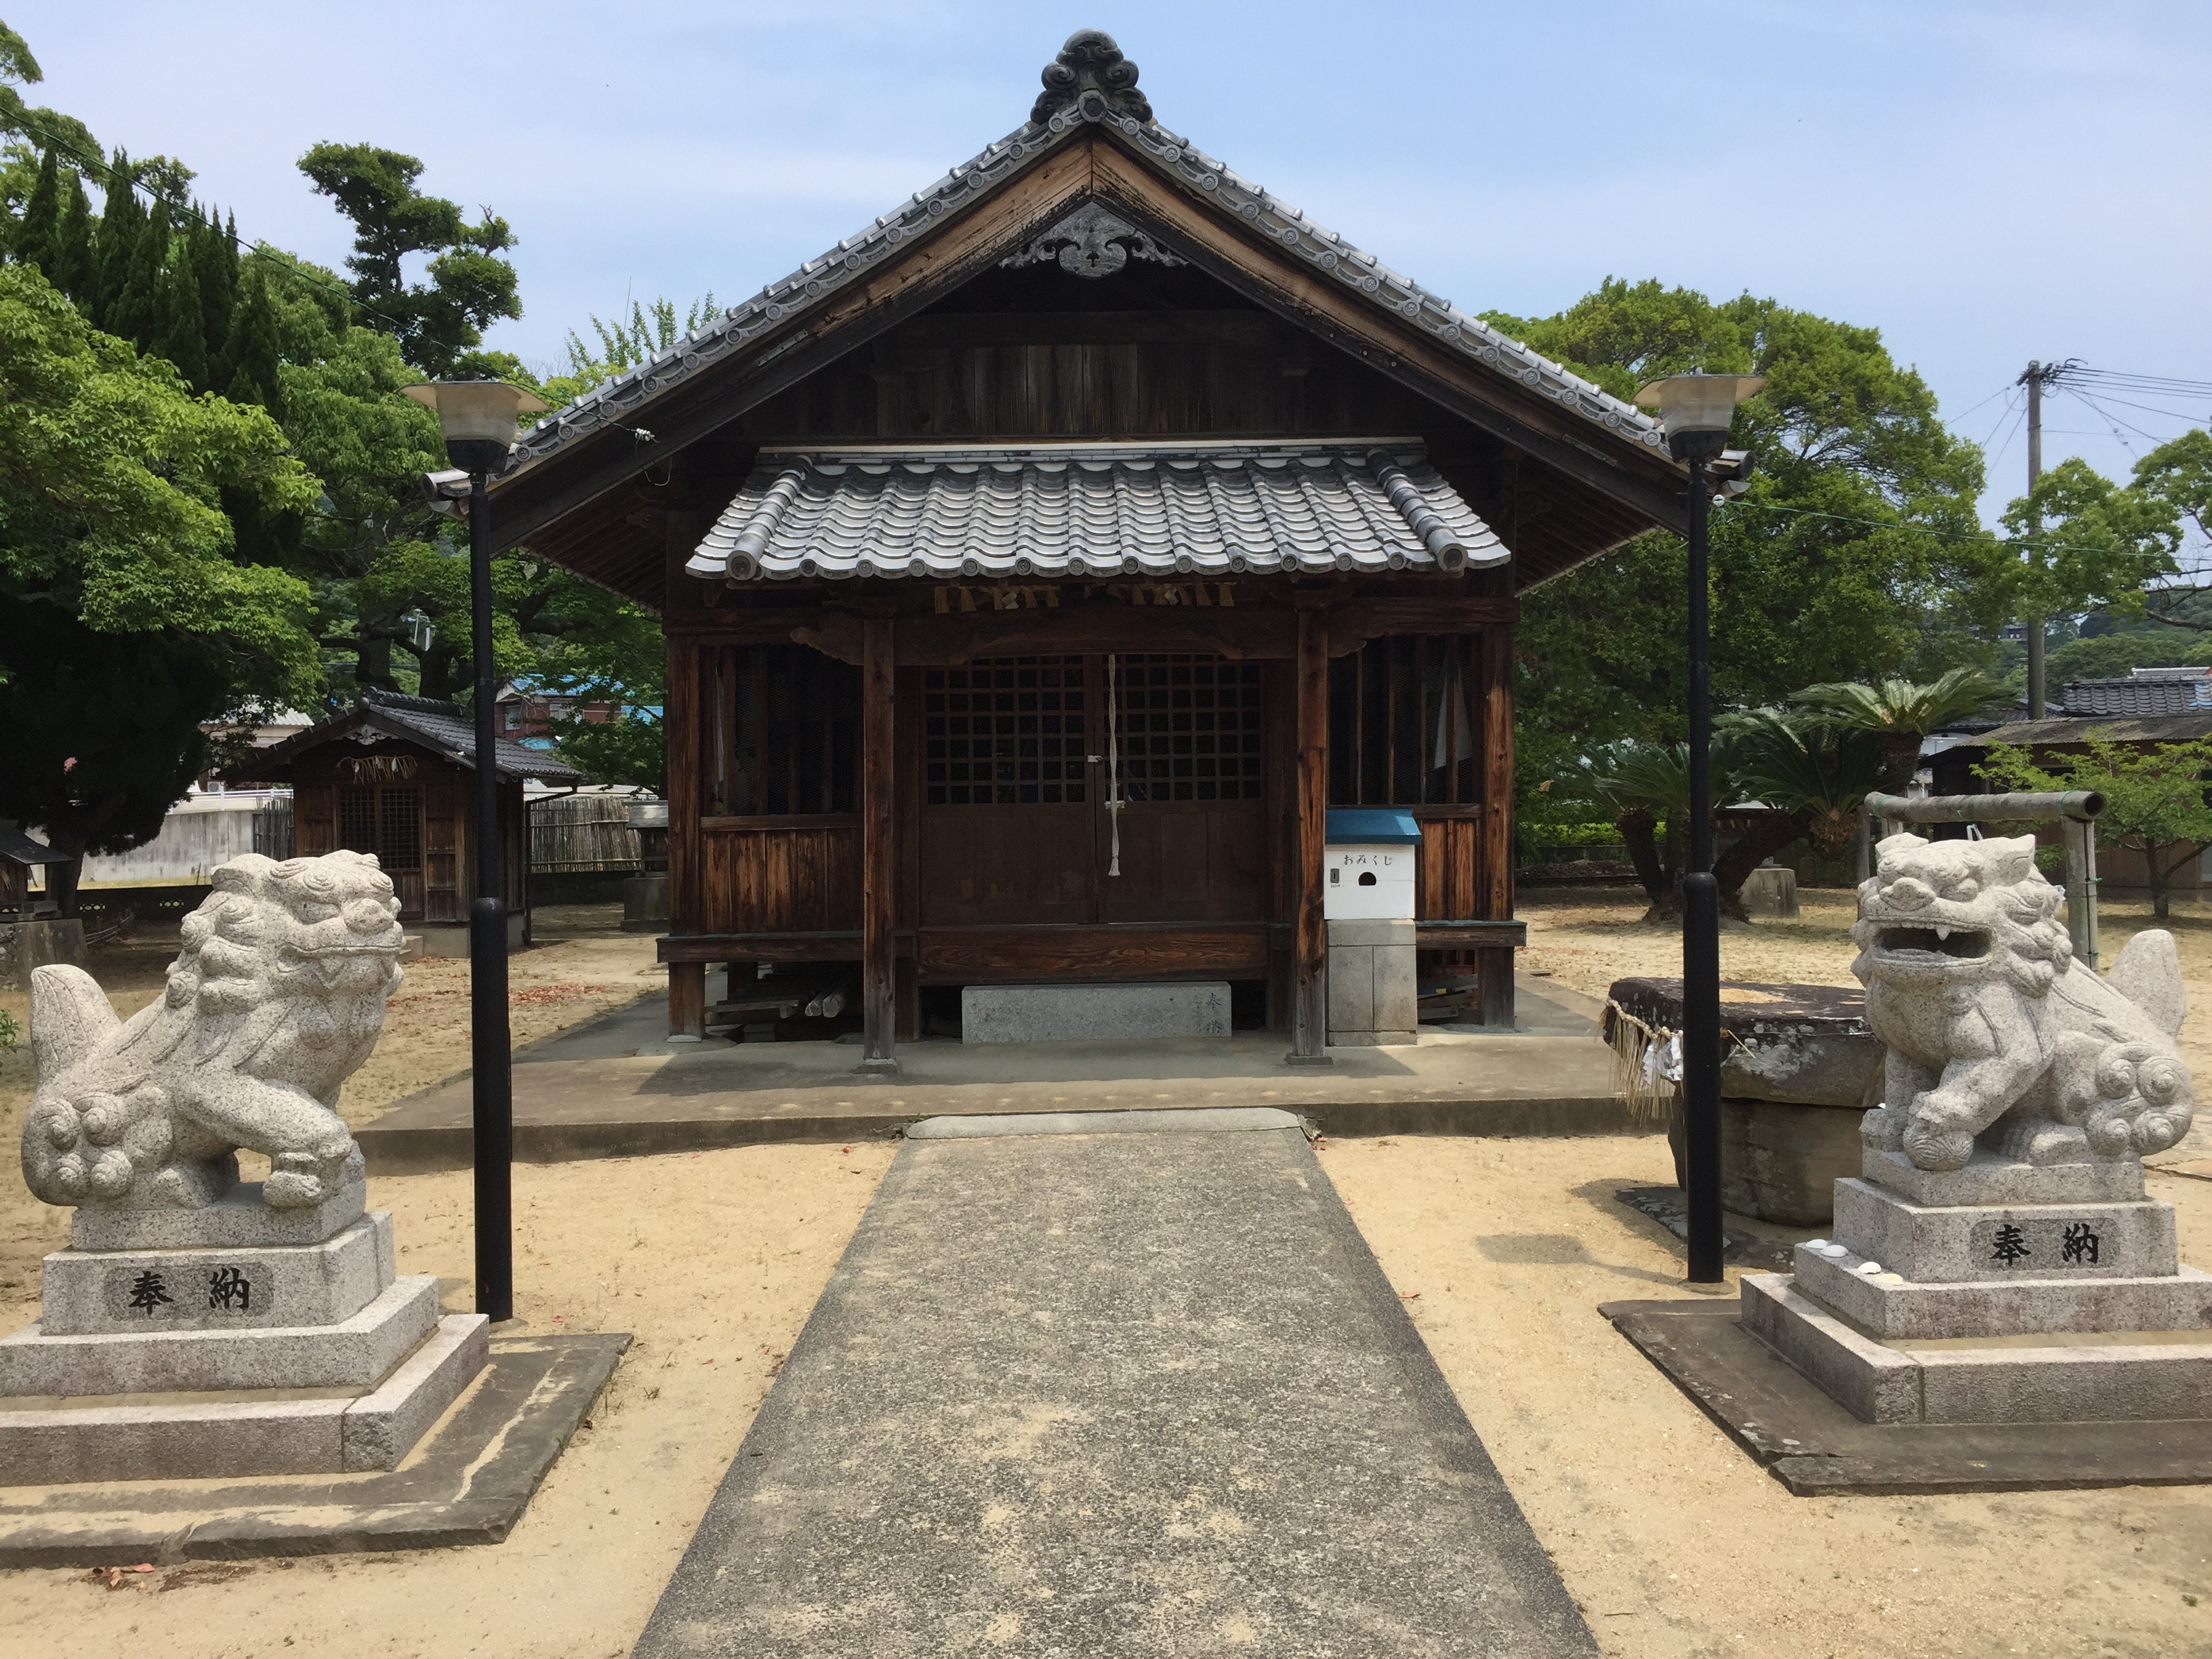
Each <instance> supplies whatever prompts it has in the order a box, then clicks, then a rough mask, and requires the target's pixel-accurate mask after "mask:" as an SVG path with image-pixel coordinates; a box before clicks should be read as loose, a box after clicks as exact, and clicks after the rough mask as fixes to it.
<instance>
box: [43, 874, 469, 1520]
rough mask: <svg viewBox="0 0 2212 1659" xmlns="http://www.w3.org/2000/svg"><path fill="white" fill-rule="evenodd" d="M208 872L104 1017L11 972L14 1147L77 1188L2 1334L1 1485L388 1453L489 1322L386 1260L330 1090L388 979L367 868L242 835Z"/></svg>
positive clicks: (205, 1471)
mask: <svg viewBox="0 0 2212 1659" xmlns="http://www.w3.org/2000/svg"><path fill="white" fill-rule="evenodd" d="M215 889H216V890H215V892H214V894H213V895H212V896H210V898H209V899H208V900H207V901H206V902H204V903H203V904H202V905H201V906H200V908H198V909H197V910H196V911H195V912H193V914H192V915H191V916H190V917H188V918H187V919H186V921H185V926H184V934H183V944H184V949H183V951H182V952H181V953H180V954H179V957H178V958H177V960H176V962H175V963H173V965H172V966H171V968H170V969H169V975H168V986H167V991H166V992H165V993H164V994H163V995H162V997H161V1000H159V1001H157V1002H155V1004H154V1005H153V1006H150V1007H148V1008H146V1009H144V1010H143V1011H141V1012H139V1013H138V1014H137V1015H136V1016H134V1017H133V1018H131V1019H130V1020H129V1021H127V1022H126V1021H121V1020H118V1018H116V1017H115V1015H114V1013H113V1012H112V1010H111V1008H110V1007H109V1005H108V1002H107V999H106V994H104V993H102V992H101V991H100V987H99V986H98V985H97V984H96V983H95V982H94V981H93V980H92V979H91V977H90V976H89V975H87V974H85V973H83V972H82V970H81V969H75V968H68V967H47V968H41V969H38V970H37V972H36V974H35V975H33V986H32V1003H31V1041H32V1048H33V1054H34V1057H35V1059H36V1060H37V1063H38V1067H39V1087H38V1092H37V1094H36V1096H35V1097H34V1098H33V1102H32V1105H31V1110H30V1113H29V1115H28V1117H27V1120H26V1121H25V1124H24V1130H23V1172H24V1176H25V1179H26V1180H27V1182H29V1183H30V1187H31V1190H32V1191H33V1193H35V1194H38V1196H39V1197H40V1198H42V1199H44V1200H46V1201H47V1202H48V1203H52V1204H63V1205H73V1206H76V1214H75V1215H74V1217H73V1218H72V1219H71V1225H70V1248H69V1249H65V1250H58V1251H56V1252H55V1253H54V1254H52V1255H49V1256H48V1257H47V1258H46V1267H45V1275H44V1279H43V1282H42V1284H41V1285H40V1319H39V1322H38V1323H36V1324H34V1325H31V1326H28V1327H27V1328H24V1329H22V1330H20V1331H17V1332H16V1333H15V1334H13V1335H12V1336H9V1337H7V1338H5V1339H4V1340H0V1485H7V1486H21V1485H34V1484H36V1485H64V1484H70V1483H75V1482H82V1481H93V1480H101V1481H110V1480H153V1479H161V1478H192V1477H223V1476H240V1475H256V1474H343V1473H350V1472H356V1471H362V1470H369V1469H388V1468H392V1467H394V1466H395V1465H396V1464H397V1463H398V1462H399V1460H400V1459H401V1458H403V1457H404V1456H405V1455H406V1454H407V1452H408V1450H409V1449H410V1448H411V1447H412V1446H413V1445H414V1444H415V1443H416V1441H417V1440H418V1439H420V1438H421V1437H422V1432H423V1431H424V1430H425V1429H427V1428H428V1426H429V1425H431V1424H432V1423H433V1422H435V1420H436V1419H438V1417H439V1416H440V1415H441V1413H443V1412H444V1411H445V1409H446V1407H447V1406H449V1405H451V1404H452V1403H453V1401H454V1399H455V1398H456V1397H458V1395H459V1394H460V1392H461V1390H462V1389H464V1388H465V1387H466V1386H467V1384H468V1383H469V1382H470V1381H471V1379H472V1378H473V1377H474V1376H476V1374H477V1372H478V1371H479V1370H482V1369H483V1364H484V1363H485V1358H486V1356H487V1352H488V1340H487V1331H486V1322H485V1320H484V1319H483V1317H482V1316H479V1315H453V1316H445V1315H441V1312H440V1309H439V1304H438V1286H437V1281H436V1280H435V1279H432V1278H428V1277H419V1278H402V1277H400V1276H399V1275H398V1273H397V1271H396V1269H395V1267H394V1262H393V1250H392V1218H391V1216H390V1215H389V1214H387V1213H386V1212H381V1211H374V1212H372V1211H370V1210H368V1207H367V1203H366V1199H367V1185H366V1182H365V1181H364V1179H363V1176H362V1159H361V1154H360V1152H359V1150H358V1149H357V1148H356V1146H355V1145H354V1142H353V1138H352V1136H351V1135H350V1134H349V1133H348V1132H347V1129H346V1126H345V1122H344V1120H343V1119H342V1118H341V1117H339V1116H338V1115H337V1094H338V1088H339V1085H341V1084H342V1083H343V1081H344V1079H346V1077H347V1076H348V1075H349V1074H350V1073H352V1072H353V1071H354V1070H355V1069H356V1067H358V1066H360V1065H361V1063H362V1061H363V1060H366V1059H367V1058H368V1054H369V1052H370V1050H371V1049H372V1048H374V1046H375V1042H376V1038H377V1034H378V1032H379V1030H380V1029H381V1027H382V1024H383V1018H384V1008H385V1002H386V999H387V998H388V997H389V996H390V994H391V993H392V989H393V987H396V986H397V985H398V982H399V978H400V969H399V950H400V945H401V943H402V939H401V933H400V929H399V925H398V921H396V920H395V918H396V916H397V915H398V909H399V906H398V902H397V901H396V900H395V899H394V898H393V897H392V883H391V881H390V879H389V878H386V876H385V875H384V874H383V872H381V871H380V870H379V869H378V868H377V865H376V860H374V859H373V858H368V857H365V856H362V855H361V854H353V853H335V854H330V855H328V856H326V857H323V858H315V859H293V860H288V861H286V862H284V863H282V864H279V863H276V862H275V861H273V860H269V859H265V858H261V857H258V856H253V857H247V858H242V859H238V860H234V861H233V862H231V863H229V864H228V865H225V866H223V867H222V869H220V870H218V871H217V872H216V875H215ZM240 1147H246V1148H250V1149H252V1150H253V1151H255V1152H261V1153H264V1154H265V1155H266V1156H267V1157H268V1158H269V1160H270V1176H269V1179H268V1180H267V1181H266V1182H258V1183H252V1184H241V1183H240V1182H239V1179H238V1161H237V1156H236V1154H237V1152H238V1151H239V1149H240Z"/></svg>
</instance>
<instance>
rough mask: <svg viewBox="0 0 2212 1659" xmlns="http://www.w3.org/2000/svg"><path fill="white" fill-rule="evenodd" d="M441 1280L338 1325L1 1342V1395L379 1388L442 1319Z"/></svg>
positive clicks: (394, 1288)
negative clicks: (393, 1369)
mask: <svg viewBox="0 0 2212 1659" xmlns="http://www.w3.org/2000/svg"><path fill="white" fill-rule="evenodd" d="M438 1318H439V1312H438V1281H437V1280H436V1279H435V1278H432V1277H430V1276H429V1275H428V1274H425V1275H422V1276H420V1277H410V1278H406V1279H395V1280H394V1281H393V1282H392V1285H391V1286H390V1287H389V1288H388V1289H386V1291H384V1292H383V1294H381V1295H380V1296H379V1297H377V1298H376V1299H375V1300H374V1301H373V1302H371V1303H370V1304H368V1306H367V1307H365V1308H363V1309H362V1310H361V1311H360V1312H359V1313H357V1314H356V1315H354V1316H353V1317H352V1318H350V1319H348V1320H345V1321H343V1322H340V1323H338V1324H335V1325H325V1326H318V1327H305V1328H302V1327H274V1328H266V1329H262V1330H244V1331H239V1330H170V1331H156V1332H154V1333H151V1334H119V1335H118V1334H99V1335H89V1336H56V1335H50V1334H47V1333H46V1330H45V1329H44V1328H42V1327H41V1326H39V1325H27V1326H25V1327H24V1328H22V1329H21V1330H20V1331H17V1332H16V1333H15V1334H13V1335H12V1336H9V1337H6V1338H4V1339H0V1395H53V1396H57V1397H59V1398H65V1399H76V1398H82V1397H83V1396H85V1395H119V1394H159V1393H165V1392H170V1391H185V1392H191V1393H214V1392H217V1391H219V1390H222V1389H351V1390H354V1391H356V1392H358V1391H361V1390H363V1389H371V1388H374V1386H375V1385H376V1384H377V1383H380V1382H381V1381H382V1380H383V1379H384V1377H385V1376H386V1374H387V1373H388V1372H389V1371H390V1370H392V1367H393V1366H394V1365H396V1364H398V1363H399V1361H400V1360H401V1358H404V1356H405V1355H406V1354H407V1353H408V1352H410V1351H411V1350H412V1349H413V1348H414V1346H415V1345H416V1343H418V1342H420V1341H421V1340H422V1339H423V1338H424V1337H425V1336H427V1335H428V1334H429V1333H430V1330H431V1328H433V1327H434V1326H435V1325H436V1324H437V1322H438Z"/></svg>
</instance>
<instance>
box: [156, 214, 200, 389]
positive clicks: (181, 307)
mask: <svg viewBox="0 0 2212 1659" xmlns="http://www.w3.org/2000/svg"><path fill="white" fill-rule="evenodd" d="M158 306H159V312H160V316H159V319H158V323H157V325H156V327H155V331H154V337H153V340H152V342H151V346H152V349H153V350H154V351H155V353H156V354H157V355H159V356H163V357H166V358H167V359H168V360H169V362H171V363H173V364H174V365H175V366H176V370H177V373H178V374H181V375H183V376H184V377H185V385H186V386H190V387H191V389H192V390H193V391H195V392H205V391H207V390H208V389H209V386H210V374H209V371H208V353H207V313H206V312H205V311H204V309H203V308H202V307H201V305H200V281H199V267H198V259H197V250H196V249H195V248H194V246H193V245H192V241H191V235H190V234H189V233H187V234H186V235H185V237H184V238H183V239H182V240H179V242H178V243H177V245H176V248H175V252H174V253H173V256H172V257H171V258H170V260H169V263H168V264H167V267H166V268H165V269H164V270H162V272H161V285H160V289H159V290H158Z"/></svg>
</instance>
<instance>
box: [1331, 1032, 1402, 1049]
mask: <svg viewBox="0 0 2212 1659" xmlns="http://www.w3.org/2000/svg"><path fill="white" fill-rule="evenodd" d="M1420 1040H1421V1034H1420V1032H1419V1030H1411V1031H1340V1030H1335V1029H1334V1028H1333V1027H1332V1028H1331V1029H1330V1031H1329V1034H1328V1046H1329V1047H1330V1048H1402V1047H1403V1046H1405V1045H1406V1044H1407V1043H1409V1042H1419V1041H1420Z"/></svg>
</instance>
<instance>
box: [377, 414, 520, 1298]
mask: <svg viewBox="0 0 2212 1659" xmlns="http://www.w3.org/2000/svg"><path fill="white" fill-rule="evenodd" d="M406 390H407V395H408V396H409V397H410V398H413V399H414V400H415V401H416V403H418V404H426V405H428V407H429V408H431V409H434V410H436V411H437V413H438V425H439V428H440V429H441V431H442V432H443V433H444V435H445V439H446V458H447V459H448V460H450V461H451V462H453V465H454V466H456V467H457V468H459V470H460V471H463V472H465V473H466V474H467V475H468V502H469V611H470V624H471V626H470V651H471V654H472V655H473V657H474V659H475V662H476V671H477V687H476V705H477V706H476V717H477V744H476V749H477V765H476V773H477V824H476V854H477V856H476V877H477V880H476V888H477V890H476V897H475V899H474V900H473V901H472V902H471V904H470V905H469V1059H470V1065H471V1072H472V1074H473V1083H474V1119H475V1127H476V1154H475V1163H476V1206H475V1208H476V1235H477V1241H476V1242H477V1312H478V1313H480V1314H484V1315H487V1316H489V1317H490V1318H491V1320H492V1321H493V1322H495V1323H497V1322H502V1321H505V1320H509V1319H512V1318H513V1317H514V1193H513V1162H514V1090H513V1059H512V1052H511V1049H512V1045H511V1042H510V1039H509V1032H508V1027H507V871H506V867H505V866H506V860H505V859H504V858H502V857H501V842H500V824H499V765H498V759H499V749H498V743H499V738H498V733H497V732H496V731H495V727H494V722H493V716H494V713H495V710H494V708H493V706H492V704H493V699H494V698H495V696H497V690H498V684H499V677H498V674H497V671H496V670H495V667H494V665H493V663H492V646H491V500H490V497H489V495H486V494H485V490H484V484H485V480H486V478H487V477H488V476H489V474H491V473H494V472H497V471H501V470H503V469H504V468H505V467H506V465H507V456H508V454H509V453H510V452H512V451H513V448H514V429H515V422H516V420H517V418H518V417H519V416H523V415H525V414H536V413H537V412H538V411H539V410H543V409H544V407H545V402H544V399H543V398H538V397H534V396H532V394H531V393H529V392H525V391H524V390H523V389H522V388H521V387H520V386H508V385H507V384H506V383H504V382H503V381H500V380H440V381H433V382H431V383H430V384H428V385H425V386H409V387H408V388H407V389H406ZM450 477H451V475H450V474H447V475H443V477H441V475H437V474H432V475H430V476H429V477H426V478H425V480H424V483H425V484H426V486H428V489H429V490H430V493H431V495H432V498H433V499H434V500H437V499H440V498H447V499H450V492H449V490H448V489H447V488H446V480H447V479H449V478H450Z"/></svg>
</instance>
